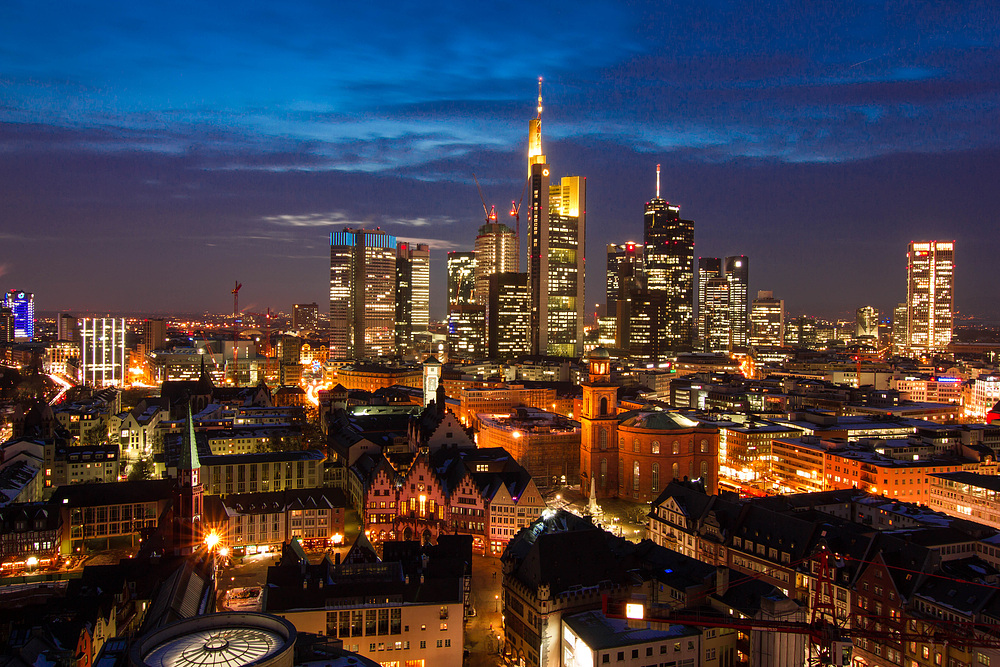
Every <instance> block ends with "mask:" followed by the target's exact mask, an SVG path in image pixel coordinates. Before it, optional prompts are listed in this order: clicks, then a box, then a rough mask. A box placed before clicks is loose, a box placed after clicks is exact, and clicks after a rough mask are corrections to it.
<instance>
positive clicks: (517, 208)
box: [510, 176, 531, 239]
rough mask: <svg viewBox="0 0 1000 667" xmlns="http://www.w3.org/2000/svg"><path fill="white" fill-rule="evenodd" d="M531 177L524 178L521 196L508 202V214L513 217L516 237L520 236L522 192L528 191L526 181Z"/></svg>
mask: <svg viewBox="0 0 1000 667" xmlns="http://www.w3.org/2000/svg"><path fill="white" fill-rule="evenodd" d="M530 180H531V177H530V176H529V177H528V178H526V179H524V187H522V188H521V198H520V199H519V200H517V201H516V202H515V201H513V200H511V202H510V216H511V217H512V218H514V232H515V234H516V235H517V238H518V239H520V238H521V203H522V202H523V201H524V193H525V192H527V191H528V181H530Z"/></svg>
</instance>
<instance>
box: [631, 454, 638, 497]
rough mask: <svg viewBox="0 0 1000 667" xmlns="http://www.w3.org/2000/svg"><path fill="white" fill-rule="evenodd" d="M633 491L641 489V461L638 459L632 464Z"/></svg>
mask: <svg viewBox="0 0 1000 667" xmlns="http://www.w3.org/2000/svg"><path fill="white" fill-rule="evenodd" d="M632 491H634V492H636V493H638V491H639V462H638V461H636V462H635V463H633V464H632Z"/></svg>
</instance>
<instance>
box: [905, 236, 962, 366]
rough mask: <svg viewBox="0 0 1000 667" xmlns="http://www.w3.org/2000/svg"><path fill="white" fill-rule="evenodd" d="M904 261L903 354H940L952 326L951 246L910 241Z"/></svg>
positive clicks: (931, 242) (947, 341) (953, 253)
mask: <svg viewBox="0 0 1000 667" xmlns="http://www.w3.org/2000/svg"><path fill="white" fill-rule="evenodd" d="M906 260H907V262H906V265H907V269H906V270H907V281H906V285H907V290H906V304H907V313H906V322H907V341H906V347H907V350H908V351H909V353H910V354H914V355H919V354H933V353H935V352H941V351H944V350H945V349H946V348H947V347H948V344H949V343H950V342H951V335H952V329H953V326H954V302H955V289H954V284H955V283H954V280H955V242H954V241H922V242H921V241H914V242H912V243H910V245H909V249H908V252H907V255H906Z"/></svg>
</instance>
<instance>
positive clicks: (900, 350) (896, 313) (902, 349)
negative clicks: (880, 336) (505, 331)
mask: <svg viewBox="0 0 1000 667" xmlns="http://www.w3.org/2000/svg"><path fill="white" fill-rule="evenodd" d="M907 310H908V308H907V306H906V304H905V303H899V304H896V307H895V308H894V309H893V311H892V353H893V354H899V355H902V354H905V353H906V338H907V326H906V312H907Z"/></svg>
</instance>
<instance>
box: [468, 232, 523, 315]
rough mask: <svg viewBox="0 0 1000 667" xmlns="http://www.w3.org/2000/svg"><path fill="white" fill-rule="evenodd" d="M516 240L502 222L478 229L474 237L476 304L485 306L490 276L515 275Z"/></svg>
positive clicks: (516, 262) (516, 264) (517, 245)
mask: <svg viewBox="0 0 1000 667" xmlns="http://www.w3.org/2000/svg"><path fill="white" fill-rule="evenodd" d="M518 247H519V244H518V238H517V234H516V233H515V232H514V230H513V229H511V228H510V227H508V226H507V225H505V224H503V223H502V222H490V223H487V224H485V225H483V226H482V227H480V228H479V235H478V236H477V237H476V249H475V255H476V303H479V304H481V305H486V302H487V300H488V299H489V294H490V276H492V275H493V274H494V273H517V269H518V256H517V254H518Z"/></svg>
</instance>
